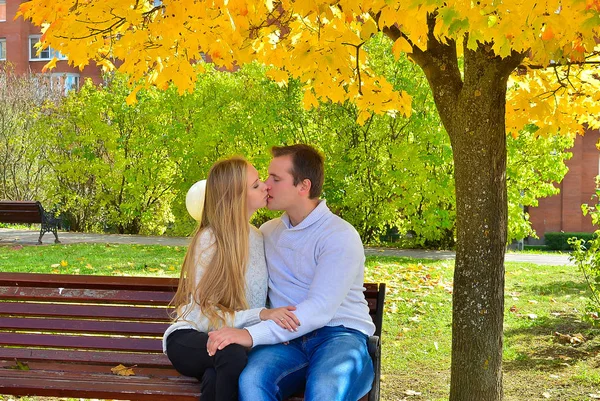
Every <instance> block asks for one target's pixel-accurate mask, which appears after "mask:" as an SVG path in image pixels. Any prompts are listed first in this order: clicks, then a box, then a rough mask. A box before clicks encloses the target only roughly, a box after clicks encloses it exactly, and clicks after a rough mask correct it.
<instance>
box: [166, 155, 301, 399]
mask: <svg viewBox="0 0 600 401" xmlns="http://www.w3.org/2000/svg"><path fill="white" fill-rule="evenodd" d="M267 197H268V195H267V187H266V185H265V183H264V182H262V181H260V179H259V177H258V172H257V171H256V169H255V168H254V167H253V166H252V165H251V164H249V163H248V162H247V161H246V160H244V159H242V158H237V157H236V158H231V159H227V160H222V161H219V162H217V163H216V164H215V165H214V166H213V167H212V168H211V170H210V172H209V174H208V179H207V181H206V190H205V199H204V201H202V200H200V202H201V203H200V204H201V205H203V210H201V211H200V212H198V213H195V214H196V216H195V218H199V219H200V224H199V226H198V228H197V231H196V233H195V234H194V236H193V238H192V241H191V243H190V246H189V248H188V252H187V254H186V256H185V258H184V261H183V266H182V269H181V277H180V280H179V287H178V289H177V292H176V294H175V297H174V299H173V304H174V306H175V308H176V309H175V310H176V317H175V319H174V322H173V324H172V325H171V326H170V327H169V328H168V329H167V331H166V332H165V334H164V336H163V349H164V351H165V353H166V354H167V356H168V357H169V359H170V361H171V363H172V364H173V366H174V367H175V369H177V371H178V372H179V373H181V374H183V375H185V376H192V377H196V378H197V379H198V380H199V381H200V382H201V385H200V388H201V392H202V395H201V397H200V399H201V401H213V400H217V401H237V399H238V386H237V383H238V376H239V375H240V373H241V372H242V369H244V367H245V366H246V360H247V350H246V349H245V348H244V347H242V346H240V345H238V344H232V345H229V346H227V347H225V348H223V349H222V350H219V351H217V352H215V353H214V354H213V355H209V354H208V352H207V342H208V332H210V331H212V330H215V329H218V328H221V327H225V326H227V327H236V328H244V327H248V326H251V325H253V324H256V323H258V322H260V321H261V320H269V319H270V320H273V321H275V322H276V323H277V324H278V325H279V326H280V327H282V328H283V329H287V330H292V331H293V330H296V329H297V327H298V325H299V322H298V320H297V319H296V316H295V315H294V313H293V312H292V310H294V309H295V308H294V307H292V306H289V307H285V308H277V309H265V302H266V298H267V281H268V276H267V266H266V262H265V254H264V248H263V239H262V235H261V233H260V231H259V230H258V229H256V228H255V227H253V226H251V225H250V224H249V222H248V221H249V219H250V217H251V216H252V214H254V212H255V211H256V210H258V209H259V208H262V207H264V206H265V205H266V202H267ZM200 216H201V217H200Z"/></svg>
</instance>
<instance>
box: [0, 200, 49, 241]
mask: <svg viewBox="0 0 600 401" xmlns="http://www.w3.org/2000/svg"><path fill="white" fill-rule="evenodd" d="M0 223H24V224H33V223H40V224H41V225H42V227H41V228H40V237H39V238H38V244H41V243H42V237H43V236H44V234H45V233H48V232H51V233H52V234H54V238H55V239H54V242H55V243H57V244H58V243H60V241H59V240H58V232H57V230H58V224H59V219H57V218H56V217H55V216H54V214H53V213H49V212H46V211H45V210H44V208H43V207H42V204H41V203H40V202H33V201H0Z"/></svg>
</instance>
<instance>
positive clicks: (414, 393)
mask: <svg viewBox="0 0 600 401" xmlns="http://www.w3.org/2000/svg"><path fill="white" fill-rule="evenodd" d="M404 395H421V392H420V391H413V390H405V391H404Z"/></svg>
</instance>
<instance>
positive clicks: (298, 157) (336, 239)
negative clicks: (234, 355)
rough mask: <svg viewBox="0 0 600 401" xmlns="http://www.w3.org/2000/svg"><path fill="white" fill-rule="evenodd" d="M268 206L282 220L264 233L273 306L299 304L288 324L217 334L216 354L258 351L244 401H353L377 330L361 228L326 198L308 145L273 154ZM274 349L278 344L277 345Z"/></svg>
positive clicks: (362, 389) (361, 391) (367, 373)
mask: <svg viewBox="0 0 600 401" xmlns="http://www.w3.org/2000/svg"><path fill="white" fill-rule="evenodd" d="M272 154H273V160H272V161H271V164H270V165H269V178H268V179H267V181H266V183H267V187H268V192H269V199H268V207H269V209H272V210H283V211H285V213H284V214H283V215H282V216H281V217H280V218H277V219H273V220H271V221H269V222H267V223H265V224H264V225H263V226H262V227H261V231H262V232H263V235H264V241H265V253H266V257H267V266H268V269H269V300H270V302H271V306H272V307H274V308H275V307H280V306H286V305H295V306H296V310H295V311H294V314H295V317H297V320H295V319H294V316H293V315H291V316H288V321H287V322H283V323H284V324H289V325H290V326H292V327H293V326H294V325H295V324H298V323H300V325H299V326H298V327H297V331H296V332H290V331H288V330H284V329H282V328H281V327H279V326H278V325H277V324H275V322H272V321H264V322H261V323H259V324H257V325H254V326H251V327H247V328H246V329H244V330H237V329H230V328H225V329H221V330H218V331H215V332H212V333H210V343H209V345H208V350H209V353H211V354H213V353H214V352H216V350H217V349H222V348H224V347H226V346H227V345H229V344H231V343H237V344H241V345H245V346H252V347H253V350H252V351H251V352H250V355H249V359H248V365H247V366H246V368H245V369H244V371H243V373H242V375H241V377H240V400H242V401H262V400H281V399H285V398H287V397H288V396H290V395H292V394H293V393H294V392H296V391H298V390H301V389H302V387H303V386H304V385H306V388H305V399H306V401H356V400H358V399H359V398H361V397H362V396H363V395H365V394H366V393H367V392H368V391H369V390H370V388H371V384H372V382H373V376H374V373H373V364H372V361H371V358H370V356H369V353H368V351H367V338H368V336H369V335H371V334H373V332H374V331H375V326H374V325H373V322H372V320H371V318H370V316H369V308H368V305H367V302H366V301H365V298H364V295H363V279H364V259H365V257H364V250H363V246H362V242H361V240H360V237H359V235H358V233H357V232H356V230H355V229H354V228H353V227H352V226H351V225H350V224H349V223H347V222H346V221H344V220H342V219H341V218H339V217H338V216H336V215H334V214H333V213H332V212H331V211H330V210H329V209H328V208H327V205H326V203H325V201H324V200H319V196H320V195H321V191H322V187H323V170H324V167H323V157H322V156H321V155H320V154H319V153H318V152H317V151H316V150H315V149H313V148H312V147H310V146H307V145H293V146H286V147H274V148H273V149H272ZM271 344H274V345H271Z"/></svg>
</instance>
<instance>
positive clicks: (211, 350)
mask: <svg viewBox="0 0 600 401" xmlns="http://www.w3.org/2000/svg"><path fill="white" fill-rule="evenodd" d="M252 343H253V341H252V336H251V335H250V333H249V332H248V330H246V329H234V328H232V327H223V328H222V329H219V330H215V331H211V332H209V333H208V342H207V343H206V351H207V352H208V355H209V356H213V355H214V354H216V353H217V351H220V350H222V349H223V348H225V347H227V346H228V345H230V344H239V345H241V346H243V347H252Z"/></svg>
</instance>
